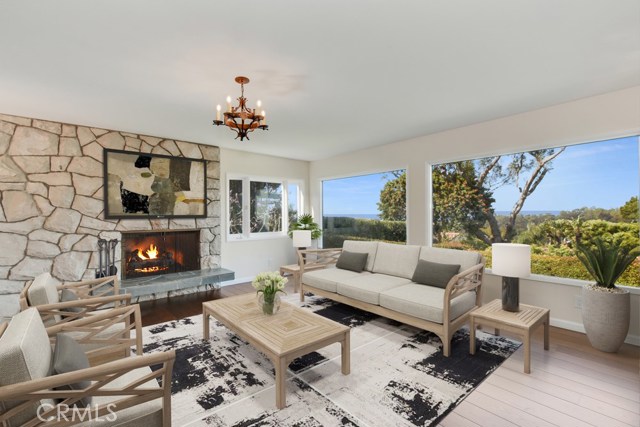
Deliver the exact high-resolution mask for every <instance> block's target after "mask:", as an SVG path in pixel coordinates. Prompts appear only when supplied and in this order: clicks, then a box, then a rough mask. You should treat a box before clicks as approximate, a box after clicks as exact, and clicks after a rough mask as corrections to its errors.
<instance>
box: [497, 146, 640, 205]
mask: <svg viewBox="0 0 640 427" xmlns="http://www.w3.org/2000/svg"><path fill="white" fill-rule="evenodd" d="M639 156H640V152H639V151H638V137H637V136H634V137H628V138H620V139H611V140H608V141H600V142H593V143H589V144H580V145H572V146H569V147H567V149H566V150H565V151H564V152H563V153H561V154H560V155H559V156H558V157H557V158H556V159H555V160H554V161H553V164H552V167H553V169H552V170H551V171H550V172H548V173H547V175H546V176H545V177H544V179H543V180H542V182H541V183H540V185H539V186H538V188H537V189H536V190H535V191H534V193H533V194H532V195H531V196H529V197H528V198H527V200H526V202H525V204H524V207H523V210H525V211H531V210H534V211H535V210H542V211H544V210H553V211H559V210H565V211H566V210H572V209H576V208H581V207H585V206H586V207H599V208H604V209H612V208H618V207H620V206H622V205H623V204H624V203H625V202H626V201H627V200H629V199H630V198H631V197H632V196H637V195H638V189H639V186H640V182H639V181H638V176H640V175H638V158H639ZM518 197H519V193H518V190H517V188H516V187H515V186H513V185H511V186H505V187H501V188H499V189H498V190H496V191H495V192H494V198H495V199H496V202H495V203H494V205H493V206H494V209H495V210H496V211H511V208H512V207H513V204H514V203H515V202H516V200H518Z"/></svg>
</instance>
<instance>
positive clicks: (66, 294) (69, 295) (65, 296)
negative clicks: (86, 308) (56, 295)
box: [60, 289, 82, 313]
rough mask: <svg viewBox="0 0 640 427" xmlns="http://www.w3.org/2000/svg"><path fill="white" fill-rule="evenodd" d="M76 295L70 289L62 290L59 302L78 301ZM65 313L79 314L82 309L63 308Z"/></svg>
mask: <svg viewBox="0 0 640 427" xmlns="http://www.w3.org/2000/svg"><path fill="white" fill-rule="evenodd" d="M79 300H80V298H78V295H77V294H76V293H75V292H73V291H72V290H71V289H63V290H62V292H60V302H69V301H79ZM64 310H65V311H69V312H72V313H80V312H81V311H82V307H69V308H65V309H64Z"/></svg>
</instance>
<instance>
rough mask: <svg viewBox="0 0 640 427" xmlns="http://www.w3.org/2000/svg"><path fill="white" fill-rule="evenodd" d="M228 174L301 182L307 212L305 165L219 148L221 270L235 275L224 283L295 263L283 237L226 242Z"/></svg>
mask: <svg viewBox="0 0 640 427" xmlns="http://www.w3.org/2000/svg"><path fill="white" fill-rule="evenodd" d="M229 174H232V175H236V174H247V175H248V176H258V177H264V178H278V179H289V180H299V181H303V182H304V186H303V188H302V192H303V195H304V202H303V203H304V210H305V211H308V209H309V204H308V200H309V197H308V194H309V185H308V183H309V162H306V161H300V160H291V159H285V158H282V157H272V156H265V155H261V154H252V153H247V152H245V151H236V150H229V149H226V148H221V149H220V191H221V193H220V194H221V195H222V197H221V201H222V221H221V223H222V226H221V228H222V229H221V230H220V234H221V235H222V251H221V252H222V267H224V268H228V269H230V270H232V271H234V272H235V274H236V280H234V281H233V282H228V283H226V284H231V283H243V282H247V281H249V280H252V279H253V277H254V276H255V275H256V274H258V273H260V272H262V271H276V270H278V269H279V268H280V266H282V265H287V264H293V263H295V262H296V258H295V250H294V248H293V246H292V242H291V239H290V238H289V237H287V236H286V235H285V236H282V237H277V238H270V239H264V240H249V239H247V240H239V241H238V240H236V241H229V240H228V239H227V230H226V227H227V203H228V200H227V197H226V195H227V192H228V189H227V175H229Z"/></svg>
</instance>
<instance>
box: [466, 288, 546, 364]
mask: <svg viewBox="0 0 640 427" xmlns="http://www.w3.org/2000/svg"><path fill="white" fill-rule="evenodd" d="M477 325H485V326H487V327H492V328H495V333H496V335H500V329H504V330H505V331H509V332H511V333H513V334H515V335H517V336H520V337H522V341H523V343H524V372H525V374H529V373H531V332H532V331H535V330H536V329H537V328H538V327H539V326H540V325H543V326H544V349H545V350H549V309H548V308H541V307H536V306H533V305H526V304H520V311H518V312H511V311H505V310H503V309H502V302H501V301H500V300H499V299H496V300H493V301H491V302H490V303H488V304H486V305H483V306H482V307H479V308H477V309H476V310H474V311H472V312H471V313H470V314H469V352H470V353H471V354H475V352H476V326H477Z"/></svg>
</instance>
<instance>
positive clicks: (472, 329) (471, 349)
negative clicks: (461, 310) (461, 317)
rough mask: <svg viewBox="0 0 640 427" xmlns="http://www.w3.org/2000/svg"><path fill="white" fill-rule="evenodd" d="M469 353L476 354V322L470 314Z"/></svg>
mask: <svg viewBox="0 0 640 427" xmlns="http://www.w3.org/2000/svg"><path fill="white" fill-rule="evenodd" d="M469 353H471V354H476V322H475V321H474V319H473V317H472V316H469Z"/></svg>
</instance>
